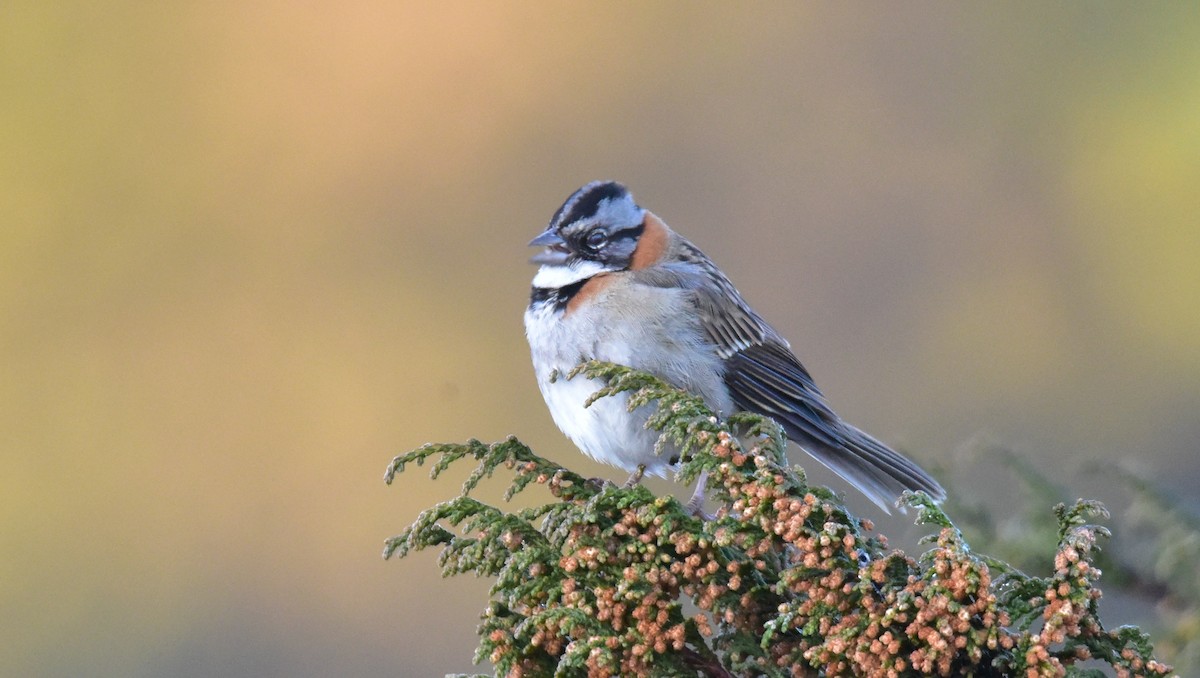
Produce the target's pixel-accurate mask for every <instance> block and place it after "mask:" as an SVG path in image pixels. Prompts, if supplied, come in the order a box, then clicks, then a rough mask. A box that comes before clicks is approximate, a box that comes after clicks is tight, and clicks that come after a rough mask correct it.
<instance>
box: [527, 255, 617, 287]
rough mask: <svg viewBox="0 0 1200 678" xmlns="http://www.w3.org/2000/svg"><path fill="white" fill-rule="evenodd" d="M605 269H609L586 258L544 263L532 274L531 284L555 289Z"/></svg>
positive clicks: (602, 271) (585, 278)
mask: <svg viewBox="0 0 1200 678" xmlns="http://www.w3.org/2000/svg"><path fill="white" fill-rule="evenodd" d="M607 270H609V269H607V268H605V266H604V264H601V263H599V262H596V261H588V260H587V259H574V260H572V261H571V263H569V264H553V265H551V264H546V265H544V266H542V267H541V268H539V269H538V272H537V275H535V276H533V286H534V287H539V288H541V289H546V290H555V289H558V288H560V287H566V286H567V285H574V284H575V283H578V282H581V281H583V280H587V279H588V278H590V277H592V276H594V275H596V274H598V273H604V272H605V271H607Z"/></svg>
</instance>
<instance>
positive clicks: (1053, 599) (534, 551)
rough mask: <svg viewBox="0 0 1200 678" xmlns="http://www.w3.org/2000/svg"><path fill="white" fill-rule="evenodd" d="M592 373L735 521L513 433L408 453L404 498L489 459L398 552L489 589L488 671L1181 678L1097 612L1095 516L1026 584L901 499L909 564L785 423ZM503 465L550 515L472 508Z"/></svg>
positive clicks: (614, 369) (392, 544) (1093, 511)
mask: <svg viewBox="0 0 1200 678" xmlns="http://www.w3.org/2000/svg"><path fill="white" fill-rule="evenodd" d="M579 374H582V375H585V376H586V377H588V378H592V379H598V380H601V381H602V382H603V383H604V384H606V385H605V386H604V388H603V389H601V390H600V391H599V392H598V393H597V394H596V395H595V396H594V398H600V397H608V396H611V395H613V394H616V393H628V394H629V398H630V403H629V405H630V407H631V408H635V407H638V406H641V405H644V404H647V403H650V402H657V404H658V410H657V414H656V415H655V416H654V417H653V418H652V419H651V421H650V424H649V425H650V426H652V427H653V428H655V429H657V430H659V431H661V432H662V438H661V439H660V444H663V443H664V442H666V441H669V442H670V443H672V444H674V445H676V446H678V448H679V449H681V450H683V461H682V466H681V469H680V475H681V477H682V478H683V479H685V480H689V481H690V480H693V479H695V478H697V477H699V476H700V474H701V472H702V471H703V472H707V474H708V478H709V481H708V488H709V496H710V498H713V499H715V500H716V501H717V502H718V504H719V505H720V509H719V510H718V511H717V514H716V516H715V517H713V518H712V519H711V520H706V519H701V518H698V517H696V516H694V515H692V513H690V512H689V511H688V510H687V508H686V507H685V506H683V505H682V504H681V503H680V502H679V501H677V500H676V499H675V498H674V497H670V496H667V497H656V496H654V495H653V494H651V493H650V491H649V490H647V489H646V488H644V487H640V486H635V487H631V488H620V487H615V486H613V485H612V484H611V483H601V482H593V481H589V480H587V479H585V478H583V477H582V476H580V475H578V474H576V473H573V472H571V471H569V470H567V469H566V468H563V467H561V466H559V465H557V464H555V463H553V462H551V461H549V460H546V459H543V458H541V457H539V456H537V455H536V454H534V453H533V452H532V451H531V450H530V449H529V448H528V447H526V446H525V445H523V444H521V443H520V442H519V441H517V440H516V439H515V438H509V439H507V440H504V441H502V442H499V443H495V444H492V445H485V444H483V443H480V442H479V441H475V440H472V441H470V442H468V443H466V444H463V445H426V446H424V447H422V448H420V449H417V450H414V451H412V452H409V453H407V454H404V455H401V456H399V457H396V459H395V460H393V462H392V463H391V465H390V466H389V467H388V471H387V475H386V479H387V481H388V482H389V483H390V482H392V481H393V479H394V478H395V476H396V474H397V473H399V472H401V471H402V470H404V468H405V466H406V465H408V464H409V463H417V464H422V463H424V462H425V461H426V460H429V459H431V458H434V459H435V461H434V465H433V476H434V477H437V475H438V474H439V473H441V472H442V471H444V470H445V469H446V468H447V467H448V466H449V465H450V464H452V463H454V462H457V461H459V460H461V459H464V458H467V457H470V458H472V459H473V460H474V461H475V462H476V464H477V468H476V470H475V471H474V472H473V473H472V474H471V475H470V477H469V478H468V480H467V481H466V483H465V484H464V486H463V490H462V493H461V495H460V496H459V497H457V498H455V499H452V500H450V501H448V502H444V503H441V504H438V505H437V506H434V507H433V508H430V509H428V510H426V511H424V512H423V513H422V514H421V515H420V516H419V517H418V518H417V520H416V522H415V523H413V525H412V526H411V527H409V528H408V529H407V530H405V531H404V532H402V533H401V534H399V535H398V536H396V537H394V538H392V539H390V540H388V542H387V545H386V547H385V549H384V556H385V557H390V556H391V555H393V554H398V555H400V556H404V555H407V554H408V553H410V552H412V551H413V550H419V549H424V548H428V547H433V546H436V547H440V548H441V556H440V561H439V562H440V564H441V566H442V569H443V573H444V574H446V575H454V574H459V573H462V572H473V573H475V574H477V575H479V576H485V577H489V578H494V580H495V583H494V584H493V586H492V588H491V599H490V601H489V602H488V604H487V607H486V609H485V610H484V613H483V616H482V619H483V622H482V624H481V625H480V627H479V636H480V643H479V647H478V650H477V651H476V655H475V660H476V661H477V662H484V661H486V662H490V663H491V664H492V665H493V666H494V668H495V673H496V675H503V676H568V675H589V676H616V675H659V676H735V675H736V676H809V675H812V676H823V675H828V676H834V675H865V676H918V675H942V676H959V675H965V676H1008V675H1068V674H1071V675H1089V671H1087V670H1084V669H1082V668H1081V667H1080V666H1079V664H1080V663H1081V662H1082V661H1083V660H1087V659H1092V660H1095V661H1093V662H1092V664H1093V665H1095V664H1096V663H1097V662H1099V663H1102V664H1105V665H1108V666H1109V667H1112V668H1114V669H1115V670H1116V671H1117V673H1118V674H1119V675H1147V676H1150V675H1167V674H1169V672H1170V668H1169V667H1166V666H1164V665H1162V664H1160V663H1158V662H1157V661H1155V660H1154V659H1153V658H1152V649H1151V647H1150V643H1149V640H1148V638H1147V637H1146V636H1145V635H1144V634H1142V633H1141V632H1140V631H1139V630H1137V629H1136V628H1132V627H1123V628H1119V629H1116V630H1114V631H1109V630H1106V629H1105V628H1104V626H1103V625H1102V624H1101V622H1100V619H1099V617H1098V616H1097V612H1096V600H1097V599H1098V598H1099V595H1100V592H1099V589H1097V588H1096V587H1095V582H1096V580H1097V579H1098V577H1099V576H1100V571H1099V569H1098V568H1096V567H1095V557H1096V553H1097V551H1098V547H1097V540H1098V539H1099V538H1101V537H1106V536H1107V530H1106V529H1105V528H1103V527H1100V526H1097V525H1093V524H1090V523H1089V522H1088V521H1089V520H1091V519H1092V518H1093V517H1094V516H1097V515H1104V512H1103V508H1101V507H1100V506H1099V505H1098V504H1096V503H1094V502H1086V501H1079V502H1077V503H1075V504H1074V505H1072V506H1066V505H1061V506H1059V507H1057V508H1056V509H1055V513H1056V515H1057V517H1058V525H1059V533H1058V549H1057V552H1056V554H1055V555H1054V556H1053V563H1054V565H1053V571H1052V572H1050V573H1048V574H1046V575H1045V576H1030V575H1026V574H1023V573H1021V572H1020V571H1019V570H1017V569H1016V568H1013V567H1009V566H1007V565H1005V564H1004V563H1002V562H1000V561H997V560H995V559H990V558H986V557H982V556H977V555H975V554H973V553H972V552H971V550H970V549H969V548H968V546H967V543H966V541H965V540H964V538H963V535H962V533H960V531H959V530H958V529H957V528H956V527H955V526H954V524H953V523H952V522H951V521H950V519H949V518H948V517H947V516H946V514H945V513H944V512H943V511H942V509H941V508H940V507H939V506H938V505H937V504H935V503H934V502H933V501H932V500H930V499H929V497H927V496H925V495H924V494H919V493H918V494H912V493H906V495H905V497H904V498H903V499H902V502H904V503H905V504H907V505H908V506H910V507H912V508H915V509H917V511H918V514H917V521H918V522H919V523H920V524H925V525H929V526H931V527H933V528H936V532H935V533H934V534H932V535H930V536H929V537H927V542H928V543H931V544H932V548H931V549H930V550H929V551H927V552H926V553H924V554H923V555H921V556H920V557H919V558H916V559H914V558H912V557H909V556H907V555H906V554H904V553H902V552H900V551H895V550H889V549H888V548H887V546H886V541H885V539H884V538H883V537H881V536H878V535H875V534H873V532H872V525H871V523H870V521H868V520H865V519H861V518H858V517H855V516H854V515H852V514H851V513H850V512H849V511H848V510H847V509H846V507H845V506H843V505H841V504H840V503H838V502H837V501H836V500H835V497H834V495H833V494H832V493H831V492H829V491H828V490H826V489H823V488H819V487H810V486H809V485H808V483H807V481H806V479H805V477H804V475H803V473H802V472H798V471H797V470H794V469H792V468H789V466H788V465H787V460H786V457H785V456H784V438H783V434H782V432H781V431H780V429H779V427H778V426H776V425H775V424H774V423H773V422H771V421H770V420H767V419H764V418H762V417H757V416H753V415H749V414H745V413H742V414H738V415H736V416H734V417H731V418H730V419H728V420H726V421H720V420H718V419H717V417H715V416H714V415H713V413H712V412H711V411H709V410H708V409H707V407H706V406H705V405H704V403H703V402H702V401H701V400H700V399H699V398H696V397H693V396H691V395H689V394H687V393H686V392H683V391H681V390H678V389H675V388H673V387H671V386H669V385H666V384H664V383H662V382H661V381H659V380H657V379H655V378H653V377H651V376H649V375H646V374H644V373H639V372H636V371H633V370H630V369H628V368H624V367H620V366H616V365H610V364H603V363H586V364H584V365H582V366H580V367H579V368H578V369H576V370H575V371H573V372H572V373H571V374H569V375H565V378H572V377H575V376H577V375H579ZM735 434H736V437H735ZM739 438H740V440H742V441H745V444H746V445H747V447H743V446H742V443H739ZM501 466H503V467H504V468H505V469H506V470H508V471H510V472H511V473H512V474H513V481H512V484H511V485H510V487H509V489H508V492H507V493H506V499H507V498H511V497H512V496H513V495H514V494H516V493H518V492H521V491H523V490H526V489H527V488H528V487H529V486H530V485H533V484H538V485H544V486H546V487H547V488H548V490H549V493H550V494H551V495H552V497H553V501H551V502H549V503H546V504H543V505H539V506H535V507H532V508H528V509H523V510H518V511H508V512H506V511H504V510H502V509H500V508H497V507H494V506H490V505H487V504H485V503H483V502H480V501H478V500H476V499H474V498H473V497H471V496H470V495H471V492H472V491H473V490H474V489H475V487H476V486H477V485H478V483H479V482H480V481H482V480H483V479H484V478H488V477H491V476H492V475H493V474H494V473H495V471H496V470H497V469H499V468H500V467H501Z"/></svg>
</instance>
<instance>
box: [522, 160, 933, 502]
mask: <svg viewBox="0 0 1200 678" xmlns="http://www.w3.org/2000/svg"><path fill="white" fill-rule="evenodd" d="M529 244H530V245H531V246H538V247H544V248H545V249H544V250H543V251H541V252H540V253H538V254H537V255H536V256H534V257H533V259H532V260H531V261H532V263H535V264H539V265H540V268H539V269H538V272H537V274H536V275H535V276H534V278H533V292H532V294H531V299H530V302H529V308H528V309H527V310H526V311H525V333H526V336H527V337H528V339H529V346H530V349H531V352H532V354H533V367H534V371H535V372H536V374H537V383H538V387H539V388H541V391H542V396H543V397H544V398H545V399H546V405H547V406H549V408H550V414H551V415H552V416H553V418H554V421H555V423H556V424H558V427H559V428H560V429H562V431H563V433H565V434H566V435H567V437H569V438H570V439H571V440H572V441H574V442H575V444H576V445H578V446H579V449H581V450H583V452H584V453H585V454H587V455H588V456H589V457H591V458H592V459H595V460H597V461H600V462H604V463H606V464H611V465H613V466H618V467H620V468H622V469H625V470H626V471H630V472H632V473H633V477H631V479H630V481H631V482H636V481H637V480H638V479H640V478H641V474H642V473H643V472H648V473H652V474H655V475H662V476H665V475H666V474H667V472H668V471H669V470H670V469H671V468H672V465H673V464H674V463H675V462H676V461H677V459H675V458H672V457H671V456H670V455H663V456H659V455H657V454H655V451H654V450H655V442H656V441H657V438H658V435H659V434H658V432H656V431H653V430H649V429H647V428H646V426H645V424H646V419H647V417H648V416H649V415H650V414H651V413H652V412H653V408H654V404H650V405H646V406H643V407H641V408H638V409H637V410H635V411H633V412H630V411H629V410H628V408H627V404H628V398H627V397H626V395H625V394H622V395H620V396H615V397H608V398H601V399H599V400H597V401H595V402H594V403H592V405H591V406H589V407H585V406H584V401H585V400H587V398H588V397H589V396H591V395H592V394H593V393H594V392H596V391H597V390H599V389H600V388H601V386H602V385H603V384H601V383H599V382H597V381H595V380H590V379H586V378H584V377H582V376H580V377H576V378H574V379H565V378H555V375H565V374H566V373H567V372H569V371H570V370H571V369H573V368H574V367H576V366H577V365H578V364H580V363H581V362H583V361H585V360H603V361H607V362H613V363H617V364H621V365H627V366H629V367H633V368H636V369H639V370H644V371H646V372H650V373H651V374H654V375H655V376H658V377H660V378H662V379H664V380H665V381H667V382H669V383H671V384H674V385H676V386H679V387H682V388H684V389H686V390H688V391H690V392H692V393H694V394H696V395H699V396H700V397H702V398H703V399H704V400H705V402H706V403H707V404H708V405H709V407H711V408H712V410H713V411H714V412H716V413H718V415H728V414H730V413H732V412H734V411H737V410H746V411H750V412H756V413H758V414H762V415H766V416H768V417H771V418H772V419H774V420H776V421H778V422H779V423H780V424H782V425H783V428H784V430H785V431H786V432H787V435H788V437H789V438H790V439H791V440H792V441H794V442H795V443H797V444H798V445H800V447H802V448H803V449H804V450H805V451H806V452H808V453H809V454H810V455H812V456H813V457H814V458H816V459H817V460H818V461H820V462H821V463H823V464H825V465H826V466H828V467H829V468H830V469H832V470H833V471H834V472H835V473H837V474H838V475H839V476H841V477H842V478H844V479H845V480H846V481H847V482H849V483H850V484H851V485H853V486H854V487H856V488H858V489H859V490H860V491H862V493H863V494H865V495H866V496H867V497H868V498H870V499H871V500H872V501H873V502H875V503H876V504H878V505H879V506H880V507H882V508H883V510H884V511H888V508H889V505H891V504H893V503H894V502H895V500H896V498H897V497H898V496H899V495H900V493H901V492H902V491H904V490H923V491H925V492H926V493H928V494H929V495H930V496H932V497H933V498H934V499H936V500H941V499H943V498H944V497H945V491H944V490H943V489H942V486H941V485H939V484H938V482H937V481H936V480H934V479H933V477H931V476H930V475H929V474H928V473H926V472H925V471H924V470H922V469H921V468H920V467H919V466H917V465H916V464H915V463H913V462H912V461H910V460H909V459H907V458H906V457H904V456H902V455H900V454H898V453H897V452H895V451H893V450H892V449H891V448H889V447H888V446H886V445H884V444H883V443H881V442H879V441H878V440H876V439H875V438H873V437H871V436H870V435H868V434H866V433H864V432H863V431H860V430H859V429H857V428H855V427H853V426H851V425H850V424H848V423H846V422H844V421H842V419H841V418H840V417H838V415H837V414H835V413H834V412H833V410H832V409H830V407H829V405H828V404H826V402H825V397H824V396H823V395H822V394H821V392H820V390H818V389H817V386H816V384H814V383H813V379H812V377H811V376H810V375H809V373H808V370H806V369H805V368H804V366H803V365H801V364H800V361H799V360H797V359H796V356H795V355H793V354H792V351H791V348H790V347H789V345H788V343H787V341H785V340H784V339H783V337H781V336H780V335H779V333H778V332H776V331H775V330H774V329H773V328H772V327H771V326H770V325H768V324H767V323H766V321H764V320H763V319H762V318H761V317H760V316H759V315H758V314H757V313H755V312H754V310H753V309H751V308H750V306H749V305H747V304H746V302H745V301H744V300H743V299H742V295H741V294H740V293H738V291H737V289H736V288H734V286H733V284H732V283H731V282H729V279H728V278H727V277H726V276H725V274H724V273H722V272H721V270H720V269H719V268H717V266H716V264H714V263H713V262H712V260H710V259H709V258H708V257H707V256H706V255H705V254H704V253H703V252H701V251H700V250H699V249H698V248H697V247H696V246H695V245H693V244H692V243H690V242H688V241H687V240H685V239H684V238H683V237H682V236H680V235H679V234H677V233H675V232H674V231H672V230H671V229H670V228H668V227H667V225H666V224H665V223H664V222H663V221H662V220H661V219H659V218H658V217H657V216H655V215H654V214H653V213H651V212H649V211H647V210H645V209H643V208H642V207H639V206H638V205H637V203H635V202H634V200H633V197H632V196H631V195H630V194H629V191H627V190H626V189H625V187H624V186H622V185H621V184H618V183H616V182H612V181H595V182H592V183H589V184H587V185H586V186H584V187H582V188H580V189H579V190H577V191H575V193H573V194H572V195H571V197H569V198H567V201H566V202H565V203H563V205H562V207H560V208H558V211H557V212H555V213H554V216H553V218H551V219H550V225H549V226H548V227H547V228H546V230H545V231H543V232H542V233H541V235H539V236H537V237H536V238H534V239H533V240H532V241H531V242H530V243H529ZM701 486H703V481H702V482H701ZM702 489H703V488H702V487H701V488H698V493H700V492H702ZM698 496H700V497H702V496H703V495H702V494H698ZM889 512H890V511H889Z"/></svg>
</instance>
